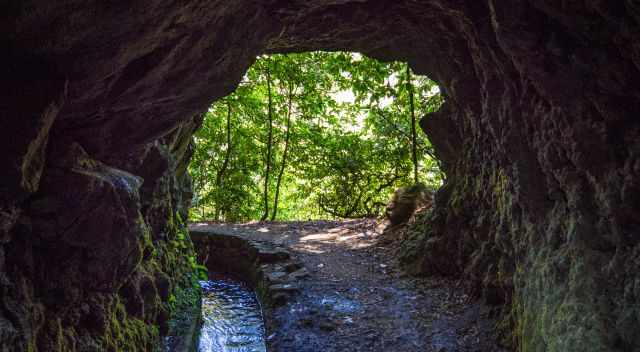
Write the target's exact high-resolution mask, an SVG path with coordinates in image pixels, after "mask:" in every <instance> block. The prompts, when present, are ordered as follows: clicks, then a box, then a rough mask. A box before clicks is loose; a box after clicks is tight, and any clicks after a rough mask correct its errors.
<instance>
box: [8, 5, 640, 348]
mask: <svg viewBox="0 0 640 352" xmlns="http://www.w3.org/2000/svg"><path fill="white" fill-rule="evenodd" d="M0 8H1V9H2V11H0V13H1V14H0V18H1V21H0V29H1V31H0V33H2V34H1V35H0V47H1V48H2V51H1V52H2V63H3V65H2V68H1V69H0V70H2V75H1V77H2V81H1V82H0V92H2V93H1V96H2V99H1V101H0V111H1V113H2V128H1V129H0V136H1V137H2V138H0V146H1V149H2V159H1V160H2V166H3V168H2V177H1V178H0V180H1V182H0V292H1V294H0V308H1V309H0V345H1V346H2V349H3V350H8V351H102V350H117V351H146V350H153V349H154V348H155V346H157V345H158V341H159V340H160V339H161V337H162V336H164V335H166V334H167V331H168V330H169V325H170V324H169V322H170V321H171V319H172V309H171V305H170V304H169V302H170V301H172V300H176V297H178V298H180V297H186V298H185V299H186V300H187V302H185V304H187V305H188V303H189V302H188V297H189V294H188V293H189V290H191V289H193V288H192V282H191V280H190V278H189V275H187V274H188V273H189V272H190V271H191V270H192V268H191V265H190V259H189V258H193V257H194V256H195V252H194V249H193V244H192V243H191V241H190V240H189V237H188V236H184V231H185V230H184V223H185V222H186V218H187V216H186V215H187V210H188V208H189V206H190V204H189V203H190V200H191V184H190V178H189V175H188V173H187V172H186V168H187V164H188V162H189V158H190V153H191V150H192V149H191V146H190V142H191V136H192V135H193V133H194V132H195V131H196V130H197V129H198V127H199V124H200V123H201V118H202V113H203V112H204V111H206V109H207V108H208V106H209V105H210V104H211V103H212V102H214V101H216V100H217V99H220V98H222V97H224V96H225V95H227V94H229V93H231V92H232V91H233V90H234V89H235V87H236V85H237V84H238V82H239V81H240V80H241V78H242V76H243V74H244V73H245V72H246V70H247V69H248V68H249V66H250V65H251V64H252V62H253V61H254V60H255V58H256V57H257V56H258V55H261V54H270V53H290V52H303V51H311V50H327V51H336V50H344V51H357V52H362V53H364V54H366V55H368V56H370V57H373V58H377V59H380V60H399V61H405V62H408V63H409V64H410V66H411V68H412V69H413V70H414V71H415V72H416V73H417V74H424V75H427V76H429V77H430V78H432V79H434V80H435V81H436V82H437V83H438V84H439V86H440V87H441V90H442V94H443V95H444V96H445V97H446V103H445V104H444V105H443V106H442V107H441V108H440V110H439V111H438V112H436V113H434V114H431V115H429V116H427V117H425V118H423V119H422V120H421V123H420V125H421V127H422V129H423V130H424V132H425V133H426V134H427V135H428V137H429V139H430V140H431V142H432V143H433V145H434V147H435V152H436V154H437V156H438V158H439V159H440V160H441V165H442V168H443V171H444V172H445V173H446V175H447V181H446V183H445V184H444V185H443V187H442V188H441V189H440V190H439V191H438V192H437V194H436V196H435V207H434V210H433V214H432V217H431V219H430V222H429V225H428V226H427V227H426V228H425V230H424V231H423V233H422V234H420V235H417V236H414V237H412V238H411V240H410V243H409V244H407V246H408V247H407V248H408V249H407V251H406V255H405V257H404V258H402V260H403V261H404V262H405V263H406V267H407V270H408V271H409V272H410V273H412V274H419V275H446V276H452V277H456V278H459V279H460V280H461V282H462V283H463V285H464V286H465V289H466V290H468V292H470V293H471V294H473V295H475V296H477V297H482V298H483V299H484V300H486V301H487V302H489V303H491V304H494V305H497V306H499V307H501V310H500V312H501V313H500V319H501V321H502V322H503V323H502V324H500V326H498V327H497V329H500V330H501V331H502V333H503V334H504V336H505V341H506V342H505V343H506V344H508V345H509V346H511V348H513V349H515V350H520V351H633V350H637V349H639V348H640V339H639V337H638V334H637V333H636V331H637V328H638V323H639V319H640V308H638V299H640V277H639V276H638V272H639V270H638V269H639V268H640V257H639V256H638V253H639V250H640V245H639V237H638V236H639V233H638V232H639V231H640V196H639V195H640V180H639V176H640V122H638V121H639V120H638V118H637V115H638V113H639V112H640V87H639V84H638V82H640V74H639V73H640V45H638V43H640V35H639V33H640V28H639V27H640V23H639V22H640V6H639V5H638V4H637V3H636V2H634V1H628V0H627V1H620V2H606V1H595V0H593V1H583V2H569V1H557V2H551V1H544V0H505V1H500V2H498V1H495V0H482V1H473V2H471V1H469V2H463V1H454V0H424V1H414V0H400V1H393V2H392V1H383V0H308V1H297V0H294V1H279V0H238V1H204V0H197V1H190V2H175V1H160V0H136V1H131V2H108V1H100V0H97V1H91V2H78V1H69V0H64V1H56V2H47V1H40V0H29V1H21V2H5V3H3V4H0ZM634 116H635V117H634Z"/></svg>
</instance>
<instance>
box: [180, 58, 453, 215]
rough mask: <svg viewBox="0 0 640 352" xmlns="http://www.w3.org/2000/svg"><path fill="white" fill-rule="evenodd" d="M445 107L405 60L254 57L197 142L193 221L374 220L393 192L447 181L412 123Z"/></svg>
mask: <svg viewBox="0 0 640 352" xmlns="http://www.w3.org/2000/svg"><path fill="white" fill-rule="evenodd" d="M441 104H442V97H441V95H440V92H439V89H438V86H437V85H436V84H435V83H434V82H433V81H431V80H429V79H428V78H427V77H424V76H417V75H414V74H413V73H412V72H411V70H410V68H409V67H408V65H407V64H406V63H401V62H389V63H383V62H380V61H376V60H373V59H370V58H367V57H365V56H362V55H360V54H356V53H343V52H337V53H327V52H309V53H300V54H287V55H270V56H262V57H259V58H258V59H257V60H256V62H255V64H254V65H253V66H252V67H251V68H250V69H249V71H248V72H247V74H246V75H245V77H244V79H243V81H242V82H241V83H240V85H239V86H238V88H237V89H236V91H235V92H234V93H233V94H231V95H229V96H227V97H225V98H223V99H221V100H219V101H217V102H216V103H214V104H213V105H212V106H211V107H210V109H209V111H208V112H207V114H206V116H205V119H204V122H203V126H202V128H201V129H200V130H199V131H198V132H197V133H196V135H195V137H194V141H195V152H194V155H193V158H192V162H191V165H190V167H189V169H190V172H191V175H192V176H193V179H194V188H195V195H194V207H193V208H192V214H191V216H192V218H193V219H207V220H221V221H245V220H258V219H261V220H291V219H311V218H352V217H364V216H377V215H379V214H381V212H382V211H383V209H384V205H385V204H386V202H387V200H388V199H389V197H390V195H391V194H392V192H393V191H394V190H395V189H396V188H398V187H401V186H409V185H412V184H414V183H416V182H421V183H424V184H426V185H427V186H431V187H434V188H435V187H437V186H438V185H439V184H440V183H441V182H442V179H443V175H442V173H441V172H440V170H439V167H438V161H437V160H436V159H435V158H434V157H433V151H432V147H431V144H430V143H429V141H428V139H427V138H426V136H425V135H424V133H422V132H421V131H419V130H418V131H417V132H416V118H420V117H422V116H425V115H426V114H428V113H430V112H433V111H435V110H437V109H438V108H439V107H440V105H441Z"/></svg>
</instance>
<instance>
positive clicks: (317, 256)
mask: <svg viewBox="0 0 640 352" xmlns="http://www.w3.org/2000/svg"><path fill="white" fill-rule="evenodd" d="M190 228H191V231H192V233H193V232H194V231H197V232H198V233H206V232H209V233H222V234H227V236H238V237H242V238H245V239H247V240H250V241H261V242H267V243H272V244H274V245H275V246H281V247H284V248H286V249H287V250H288V251H290V252H291V254H292V256H293V257H295V258H296V260H297V261H299V264H298V265H302V266H303V267H302V268H294V269H296V270H295V271H292V272H290V273H289V274H288V276H289V277H291V276H302V277H304V279H303V280H299V281H298V282H297V283H290V284H286V283H282V284H275V285H272V286H271V288H275V287H277V288H278V290H287V287H289V289H290V290H292V291H296V292H297V294H296V295H291V296H289V297H288V298H287V299H286V300H283V301H282V302H280V303H279V305H277V306H275V307H273V308H270V309H268V310H267V313H266V321H267V344H268V346H269V348H270V350H271V351H301V352H304V351H336V352H337V351H406V352H411V351H416V352H417V351H436V352H441V351H451V352H453V351H492V352H494V351H507V349H504V348H503V347H500V346H499V345H498V344H497V343H496V336H494V331H493V329H492V328H493V324H494V323H495V319H494V317H493V316H492V312H495V310H492V309H491V308H490V307H487V306H485V305H483V304H481V303H480V302H478V301H477V300H476V299H473V298H471V297H469V296H467V295H465V294H464V292H463V290H461V289H460V287H459V286H457V284H456V282H453V281H450V280H446V279H435V278H431V279H420V278H411V277H407V276H406V275H404V274H403V273H402V272H401V271H399V270H398V267H397V263H396V261H395V260H394V255H393V252H394V248H393V247H383V246H379V245H378V240H379V239H380V235H381V231H382V227H381V226H380V224H378V223H377V222H376V221H374V220H358V221H346V222H293V223H264V224H260V223H255V224H192V225H191V226H190ZM196 237H197V236H196ZM196 237H194V238H196ZM194 242H195V244H196V247H198V246H199V241H198V240H197V239H194ZM289 270H291V268H289ZM286 272H287V268H283V269H282V270H276V271H271V272H270V273H269V274H267V276H268V277H270V278H272V279H273V281H274V282H277V281H279V280H280V279H281V278H283V277H285V276H287V274H286Z"/></svg>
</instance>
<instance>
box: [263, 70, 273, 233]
mask: <svg viewBox="0 0 640 352" xmlns="http://www.w3.org/2000/svg"><path fill="white" fill-rule="evenodd" d="M268 64H269V63H267V65H268ZM267 95H268V99H269V105H268V107H267V115H268V119H269V136H268V138H267V160H266V162H265V163H266V168H265V170H266V171H265V175H264V214H262V217H261V218H260V221H265V220H267V218H268V217H269V174H270V172H271V147H272V146H271V144H273V98H272V96H271V72H270V71H269V67H268V66H267Z"/></svg>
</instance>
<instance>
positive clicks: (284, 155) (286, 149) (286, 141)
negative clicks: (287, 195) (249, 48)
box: [271, 82, 293, 221]
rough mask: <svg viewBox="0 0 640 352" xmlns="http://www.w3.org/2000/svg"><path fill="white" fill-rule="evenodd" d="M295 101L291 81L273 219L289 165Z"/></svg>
mask: <svg viewBox="0 0 640 352" xmlns="http://www.w3.org/2000/svg"><path fill="white" fill-rule="evenodd" d="M292 102H293V87H292V84H291V82H289V101H288V107H287V131H286V132H285V133H286V136H285V138H284V152H283V153H282V165H280V172H279V173H278V181H277V182H276V194H275V198H274V201H273V213H272V214H271V221H275V219H276V215H277V214H278V198H279V197H280V184H281V183H282V175H284V169H285V167H286V165H287V154H288V152H289V136H290V133H291V104H292Z"/></svg>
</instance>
